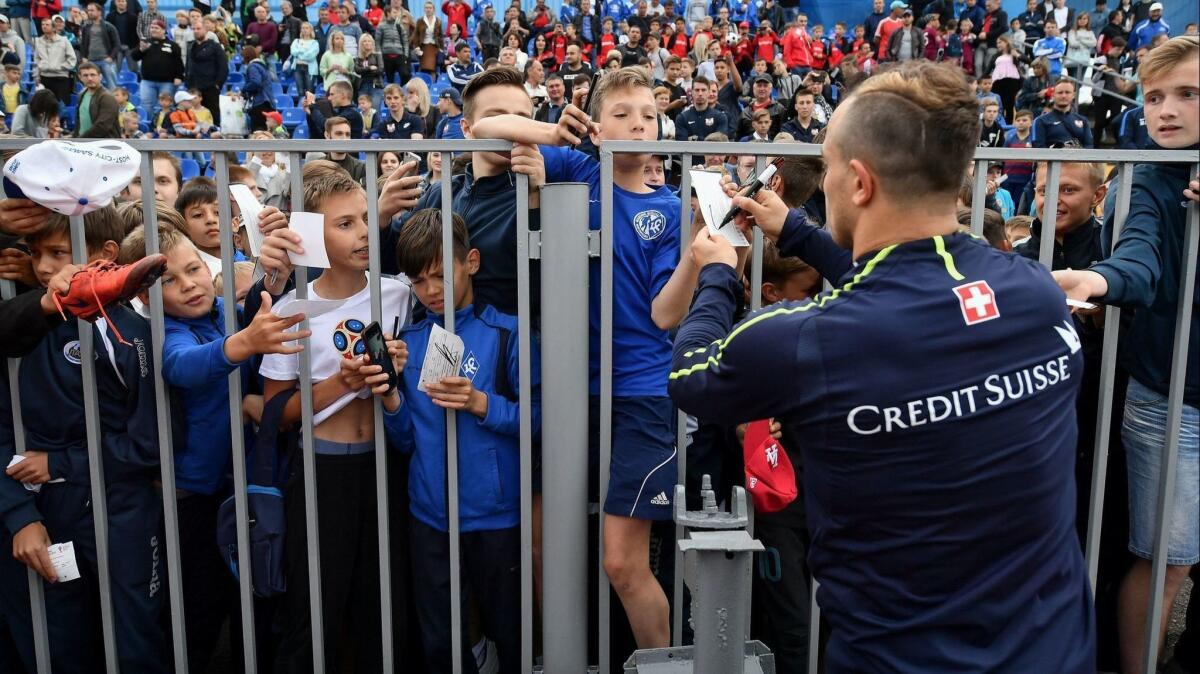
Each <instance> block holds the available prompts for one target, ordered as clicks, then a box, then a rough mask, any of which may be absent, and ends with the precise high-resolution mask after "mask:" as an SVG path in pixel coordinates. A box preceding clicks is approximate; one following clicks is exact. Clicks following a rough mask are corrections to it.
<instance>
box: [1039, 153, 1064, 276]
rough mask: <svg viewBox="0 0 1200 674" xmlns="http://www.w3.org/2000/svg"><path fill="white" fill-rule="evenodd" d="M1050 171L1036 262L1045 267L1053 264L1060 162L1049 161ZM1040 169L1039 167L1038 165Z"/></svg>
mask: <svg viewBox="0 0 1200 674" xmlns="http://www.w3.org/2000/svg"><path fill="white" fill-rule="evenodd" d="M1049 166H1050V172H1049V174H1048V175H1047V176H1046V197H1045V201H1044V202H1043V203H1042V212H1041V214H1040V215H1041V218H1042V233H1041V236H1042V246H1041V248H1040V249H1039V251H1038V262H1041V263H1042V266H1043V267H1045V268H1046V269H1050V268H1052V267H1053V264H1054V234H1055V228H1056V227H1057V225H1058V179H1059V176H1061V175H1062V163H1060V162H1056V161H1052V162H1050V163H1049ZM1038 170H1041V167H1038Z"/></svg>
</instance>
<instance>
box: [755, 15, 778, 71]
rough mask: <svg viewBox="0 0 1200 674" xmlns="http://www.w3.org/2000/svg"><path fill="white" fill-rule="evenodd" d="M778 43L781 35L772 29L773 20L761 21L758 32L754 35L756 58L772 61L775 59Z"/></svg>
mask: <svg viewBox="0 0 1200 674" xmlns="http://www.w3.org/2000/svg"><path fill="white" fill-rule="evenodd" d="M778 44H779V35H777V34H776V33H775V31H774V30H772V29H771V22H770V21H764V22H762V23H760V24H759V25H758V33H757V34H755V36H754V59H755V60H756V61H757V60H759V59H761V60H763V61H766V62H767V63H771V62H772V61H774V60H775V46H776V45H778Z"/></svg>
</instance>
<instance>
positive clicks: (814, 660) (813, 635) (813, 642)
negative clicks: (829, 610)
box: [808, 578, 821, 674]
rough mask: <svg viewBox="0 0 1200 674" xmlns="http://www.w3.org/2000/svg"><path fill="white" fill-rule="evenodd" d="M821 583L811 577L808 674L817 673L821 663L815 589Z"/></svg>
mask: <svg viewBox="0 0 1200 674" xmlns="http://www.w3.org/2000/svg"><path fill="white" fill-rule="evenodd" d="M820 587H821V584H820V583H818V582H817V579H816V578H813V579H812V594H811V595H810V597H811V599H810V600H809V604H808V674H819V673H820V671H821V669H820V664H821V606H820V605H819V604H817V590H818V589H820Z"/></svg>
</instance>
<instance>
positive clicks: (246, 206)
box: [229, 184, 263, 257]
mask: <svg viewBox="0 0 1200 674" xmlns="http://www.w3.org/2000/svg"><path fill="white" fill-rule="evenodd" d="M229 194H231V195H232V196H233V200H234V201H235V202H237V205H238V210H240V211H241V212H242V224H243V225H245V226H246V237H247V238H249V240H250V241H249V243H250V252H251V253H254V257H258V256H259V255H260V253H259V251H260V250H262V242H263V234H262V230H260V229H259V228H258V215H259V213H261V212H262V209H263V205H262V204H260V203H258V199H255V198H254V193H253V192H251V191H250V188H249V187H246V186H245V185H242V184H233V185H230V186H229Z"/></svg>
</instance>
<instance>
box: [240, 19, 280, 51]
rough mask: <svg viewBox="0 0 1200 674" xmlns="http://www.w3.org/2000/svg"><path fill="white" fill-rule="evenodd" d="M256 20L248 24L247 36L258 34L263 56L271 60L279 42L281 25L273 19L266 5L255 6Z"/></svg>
mask: <svg viewBox="0 0 1200 674" xmlns="http://www.w3.org/2000/svg"><path fill="white" fill-rule="evenodd" d="M254 19H255V20H254V21H251V22H250V24H249V25H247V26H246V37H250V36H251V35H257V36H258V46H259V47H261V48H262V54H263V58H265V59H267V60H268V61H270V56H271V55H273V54H274V53H275V48H276V46H277V44H278V42H279V26H278V25H276V24H275V22H274V21H272V20H271V17H270V15H269V14H268V13H267V7H266V5H259V6H258V7H255V8H254Z"/></svg>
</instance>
